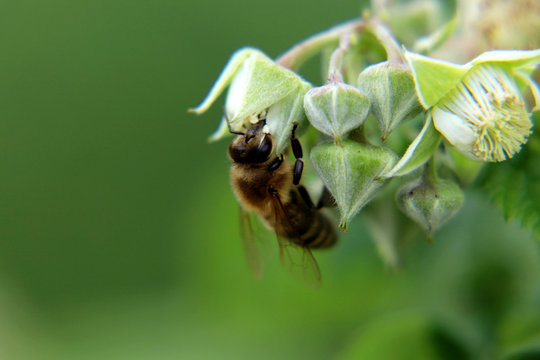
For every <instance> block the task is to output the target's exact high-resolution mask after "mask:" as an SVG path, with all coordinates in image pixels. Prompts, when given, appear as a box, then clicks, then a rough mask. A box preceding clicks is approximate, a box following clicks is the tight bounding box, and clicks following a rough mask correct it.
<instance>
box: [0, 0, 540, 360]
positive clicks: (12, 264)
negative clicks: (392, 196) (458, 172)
mask: <svg viewBox="0 0 540 360" xmlns="http://www.w3.org/2000/svg"><path fill="white" fill-rule="evenodd" d="M360 12H361V4H360V3H359V2H358V1H357V0H341V1H333V2H330V1H328V2H322V1H319V2H313V1H308V0H301V1H293V2H291V1H288V0H275V1H272V2H252V1H247V0H238V1H228V2H215V1H178V0H176V1H173V0H154V1H148V0H129V1H128V0H123V1H120V0H94V1H68V0H63V1H62V0H50V1H46V2H45V1H37V0H18V1H3V2H2V3H1V5H0V109H1V110H0V114H1V115H0V164H1V167H2V176H1V177H0V189H1V190H0V225H1V226H0V359H229V358H234V359H253V358H257V359H276V358H280V359H301V358H302V359H304V358H305V359H329V358H332V359H439V358H441V359H454V358H467V357H469V358H478V356H482V357H484V358H491V354H494V353H497V352H499V350H501V349H502V350H503V351H512V349H513V348H520V347H527V346H528V345H529V344H533V345H534V344H535V343H536V344H537V343H538V341H540V254H539V246H538V242H537V241H535V240H534V239H532V238H531V236H530V235H529V233H528V232H526V231H523V230H521V229H520V228H519V226H518V225H516V224H506V223H505V221H504V220H503V218H502V216H501V215H500V213H499V212H498V211H497V210H495V209H493V208H492V207H491V205H490V204H489V202H488V200H487V199H486V198H485V197H484V196H483V195H482V194H481V193H473V192H469V193H468V194H467V200H466V204H465V207H464V209H463V210H462V211H461V212H460V213H459V214H458V215H457V216H456V217H455V218H454V219H452V221H451V222H450V223H449V224H448V225H447V226H445V227H444V228H443V229H442V230H441V231H440V232H439V233H438V234H437V236H436V242H435V244H434V245H429V244H428V243H427V242H424V241H418V242H416V243H414V245H413V246H412V247H411V248H409V249H408V251H407V253H406V263H407V266H406V268H405V269H404V270H402V271H400V272H397V273H394V272H391V271H389V270H387V269H386V268H385V267H384V265H383V264H382V262H381V260H380V259H379V257H378V255H377V253H376V250H375V248H374V245H373V243H372V241H371V239H370V238H369V236H368V235H367V233H366V229H365V224H364V223H363V221H362V220H361V219H360V220H359V221H357V222H355V223H354V224H352V227H351V230H350V231H349V233H347V234H344V235H343V236H342V238H341V241H340V243H339V245H338V246H337V247H336V248H335V249H333V250H331V251H328V252H324V253H320V254H318V255H317V258H318V260H319V263H320V266H321V269H322V272H323V277H324V284H323V286H322V288H321V289H319V290H318V291H314V290H311V289H306V288H304V287H302V286H301V285H299V284H297V283H296V282H294V280H292V279H290V278H289V277H288V276H287V275H286V274H285V273H284V271H283V270H282V269H281V268H280V267H279V265H278V264H277V262H274V263H272V264H271V265H270V266H269V267H268V268H267V271H266V275H265V277H264V278H263V280H262V281H256V280H254V279H253V278H252V276H251V274H250V273H249V271H248V269H247V267H246V265H245V263H244V258H243V254H242V249H241V243H240V240H239V233H238V226H237V205H236V202H235V200H234V198H233V195H232V193H231V191H230V187H229V180H228V166H229V162H228V159H227V157H226V147H227V145H228V144H227V142H220V143H217V144H210V145H209V144H207V143H206V137H207V136H208V134H210V133H211V132H212V131H213V130H214V129H215V127H216V126H217V124H218V119H219V117H220V115H221V108H220V106H219V105H218V106H215V107H214V108H213V109H212V110H211V111H210V112H209V113H207V114H205V115H204V116H199V117H196V116H194V115H188V114H186V109H187V108H188V107H192V106H194V105H197V104H198V103H199V102H200V101H201V100H202V98H203V97H204V95H205V94H206V91H207V90H208V89H209V88H210V86H211V84H212V83H213V81H214V80H215V79H216V77H217V75H218V74H219V72H220V70H221V69H222V67H223V65H224V64H225V63H226V61H227V59H228V58H229V56H230V55H231V53H232V52H233V51H234V50H236V49H237V48H239V47H242V46H245V45H251V46H255V47H258V48H261V49H263V50H264V51H265V52H266V53H268V54H269V55H270V56H273V57H275V56H277V55H279V54H280V53H281V52H283V51H284V50H286V49H287V48H289V47H290V46H292V45H293V44H294V43H295V42H297V41H299V40H301V39H303V38H305V37H306V36H308V35H310V34H312V33H314V32H317V31H320V30H323V29H325V28H328V27H330V26H333V25H334V24H336V23H338V22H341V21H344V20H348V19H350V18H353V17H355V16H356V15H357V14H360ZM317 73H318V72H317V64H311V63H310V64H308V65H307V69H306V73H305V75H306V76H307V77H308V79H310V80H313V81H318V78H317V77H316V76H315V75H313V74H317ZM310 76H311V77H310ZM471 354H473V355H471Z"/></svg>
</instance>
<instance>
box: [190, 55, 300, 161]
mask: <svg viewBox="0 0 540 360" xmlns="http://www.w3.org/2000/svg"><path fill="white" fill-rule="evenodd" d="M228 86H229V91H228V93H227V100H226V105H225V116H226V117H227V118H228V120H229V122H230V124H231V127H232V129H233V130H236V131H242V129H243V128H245V127H249V126H250V123H249V119H250V118H252V117H253V116H254V115H256V114H258V113H260V112H262V111H264V110H270V109H269V108H271V106H272V105H274V104H279V103H280V101H282V100H284V99H286V98H293V99H296V98H297V97H300V98H301V97H302V96H303V95H304V94H305V92H306V91H307V89H309V88H310V85H309V83H307V82H306V81H304V80H303V79H301V78H300V77H299V76H298V75H297V74H296V73H294V72H292V71H291V70H288V69H286V68H284V67H282V66H280V65H278V64H276V63H275V62H274V61H273V60H272V59H270V58H269V57H267V56H266V55H265V54H263V53H262V52H260V51H259V50H256V49H252V48H244V49H240V50H238V51H237V52H236V53H235V54H234V55H233V56H232V58H231V60H229V62H228V63H227V65H226V66H225V69H224V70H223V72H222V73H221V75H220V77H219V78H218V80H217V81H216V83H215V84H214V86H213V87H212V89H211V90H210V92H209V93H208V95H207V96H206V98H205V99H204V101H203V102H202V103H201V104H200V105H199V106H198V107H196V108H194V109H191V110H190V111H192V112H195V113H196V114H201V113H203V112H205V111H206V110H207V109H208V108H209V107H210V106H211V105H212V103H214V102H215V100H216V99H217V98H218V97H219V95H220V94H221V93H222V92H223V91H224V90H225V89H226V88H227V87H228ZM295 93H296V94H295ZM284 102H285V103H287V102H289V100H284ZM279 106H280V107H281V108H283V109H284V111H288V110H290V109H289V108H287V107H283V104H280V105H279ZM273 114H274V121H273V122H274V126H273V127H272V128H273V129H274V131H275V130H276V129H285V128H289V130H290V128H291V126H288V123H287V124H285V123H283V124H278V125H276V124H275V123H276V121H277V120H275V119H276V116H275V114H276V111H275V110H274V111H273ZM296 114H298V112H296ZM282 117H284V118H290V116H289V114H287V115H284V116H282ZM297 117H298V116H297ZM301 120H302V118H301V117H298V121H301ZM294 121H296V120H295V119H293V120H292V122H294ZM226 125H227V123H226V119H225V117H224V118H223V119H222V121H221V125H220V126H219V128H218V130H217V131H216V132H215V133H214V134H213V135H212V136H211V137H210V140H211V141H212V140H219V139H221V138H223V137H225V136H226V135H228V128H227V127H226ZM270 133H271V134H272V135H273V136H277V137H280V138H281V137H282V136H283V134H282V133H283V131H280V132H279V133H272V131H271V132H270ZM281 150H283V145H281ZM281 150H280V151H281Z"/></svg>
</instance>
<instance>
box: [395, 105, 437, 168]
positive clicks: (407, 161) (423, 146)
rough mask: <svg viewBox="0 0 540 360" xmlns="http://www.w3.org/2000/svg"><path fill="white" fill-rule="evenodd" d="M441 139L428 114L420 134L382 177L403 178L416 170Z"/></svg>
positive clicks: (431, 153) (428, 157)
mask: <svg viewBox="0 0 540 360" xmlns="http://www.w3.org/2000/svg"><path fill="white" fill-rule="evenodd" d="M441 138H442V137H441V133H439V132H438V131H437V130H436V129H435V127H434V126H433V121H432V117H431V114H429V112H428V114H426V122H425V123H424V126H423V128H422V130H420V133H419V134H418V135H417V136H416V138H415V139H414V140H413V142H412V143H411V144H410V145H409V147H408V148H407V150H406V151H405V153H404V154H403V156H402V157H401V159H399V161H398V162H397V163H396V165H395V166H394V167H393V168H392V169H391V170H390V171H389V172H388V173H387V174H385V175H384V177H387V178H390V177H394V176H403V175H406V174H408V173H410V172H412V171H414V170H416V169H418V168H419V167H420V166H422V165H423V164H425V163H426V161H428V160H429V159H430V158H431V156H432V155H433V153H434V152H435V150H436V149H437V146H439V143H440V142H441Z"/></svg>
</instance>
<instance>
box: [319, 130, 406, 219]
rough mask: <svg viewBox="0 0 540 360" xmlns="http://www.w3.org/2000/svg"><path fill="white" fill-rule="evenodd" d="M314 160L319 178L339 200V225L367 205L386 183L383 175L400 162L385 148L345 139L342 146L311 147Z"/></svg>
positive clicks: (327, 144) (330, 144) (320, 145)
mask: <svg viewBox="0 0 540 360" xmlns="http://www.w3.org/2000/svg"><path fill="white" fill-rule="evenodd" d="M311 161H312V162H313V165H314V167H315V169H316V170H317V172H318V174H319V176H320V178H321V179H322V181H323V182H324V184H325V185H326V187H327V188H328V190H329V191H330V193H331V194H332V195H333V197H334V199H336V203H337V206H338V208H339V211H340V213H341V220H340V225H339V226H340V227H341V228H342V229H346V228H347V225H348V223H349V221H350V220H351V219H352V218H353V217H354V216H355V215H356V214H357V213H358V212H359V211H360V210H361V209H362V208H363V207H364V205H366V204H367V203H368V202H369V200H371V198H372V197H373V195H375V193H376V191H377V190H378V189H379V188H380V187H381V186H382V185H383V184H384V182H385V180H384V179H383V178H382V175H383V174H385V173H386V172H387V171H388V170H389V169H390V168H392V166H393V164H394V163H395V162H396V161H397V155H396V154H395V153H394V152H393V151H391V150H388V149H386V148H383V147H376V146H371V145H365V144H360V143H357V142H354V141H351V140H345V141H344V142H343V144H342V145H335V144H332V143H322V144H319V145H317V146H315V147H314V148H313V149H312V150H311Z"/></svg>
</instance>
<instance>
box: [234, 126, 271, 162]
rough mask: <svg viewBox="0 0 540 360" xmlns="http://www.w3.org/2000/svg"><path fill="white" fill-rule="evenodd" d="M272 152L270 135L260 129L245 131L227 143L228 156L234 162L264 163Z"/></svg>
mask: <svg viewBox="0 0 540 360" xmlns="http://www.w3.org/2000/svg"><path fill="white" fill-rule="evenodd" d="M271 153H272V137H271V136H270V135H268V134H265V133H264V132H262V131H257V132H256V133H253V132H250V131H247V132H246V134H245V135H241V136H238V137H237V138H236V139H235V140H234V141H233V142H232V143H231V145H229V156H230V157H231V159H232V160H233V161H234V162H237V163H242V164H249V163H252V164H260V163H264V162H266V161H267V160H268V158H269V157H270V154H271Z"/></svg>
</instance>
